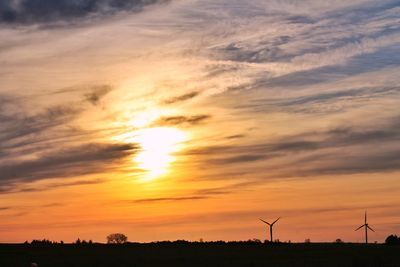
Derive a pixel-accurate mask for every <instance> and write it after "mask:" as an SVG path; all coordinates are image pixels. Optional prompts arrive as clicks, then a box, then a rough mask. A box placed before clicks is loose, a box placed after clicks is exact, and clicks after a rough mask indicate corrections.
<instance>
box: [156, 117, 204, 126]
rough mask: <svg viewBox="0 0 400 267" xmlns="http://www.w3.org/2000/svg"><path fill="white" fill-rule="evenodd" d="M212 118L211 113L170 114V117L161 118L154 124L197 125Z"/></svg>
mask: <svg viewBox="0 0 400 267" xmlns="http://www.w3.org/2000/svg"><path fill="white" fill-rule="evenodd" d="M210 118H211V116H210V115H195V116H170V117H162V118H160V119H159V120H157V121H156V122H155V123H154V125H157V126H176V125H197V124H200V123H202V122H204V121H206V120H208V119H210Z"/></svg>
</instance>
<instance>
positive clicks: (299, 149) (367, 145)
mask: <svg viewBox="0 0 400 267" xmlns="http://www.w3.org/2000/svg"><path fill="white" fill-rule="evenodd" d="M398 144H400V119H399V117H396V118H391V119H387V121H384V122H380V123H376V124H375V125H374V126H370V127H366V126H364V127H355V126H353V127H338V128H333V129H331V130H328V131H320V132H317V131H315V132H305V133H302V134H298V135H292V136H286V137H285V138H280V139H276V140H275V141H270V142H265V143H258V144H253V145H225V146H211V147H204V148H197V149H194V150H191V151H187V152H185V153H187V154H190V155H196V156H197V157H196V158H198V159H201V158H203V156H204V158H203V159H204V161H205V162H206V163H207V164H208V165H213V166H214V167H218V166H219V167H221V168H226V165H232V166H241V168H239V169H238V171H239V172H243V170H247V169H245V168H244V167H243V165H240V164H244V163H251V162H256V161H265V162H266V165H265V166H264V167H262V168H265V169H271V170H279V173H280V174H279V175H282V176H286V177H292V176H312V175H328V174H349V173H375V172H389V171H398V170H400V157H399V156H400V146H399V145H398ZM273 158H280V159H284V161H283V163H282V161H280V162H281V163H279V165H274V166H272V165H269V164H268V161H267V159H273ZM271 164H272V163H271ZM273 164H277V163H273ZM252 171H254V170H252ZM270 173H271V176H274V175H275V176H276V172H275V171H273V172H270Z"/></svg>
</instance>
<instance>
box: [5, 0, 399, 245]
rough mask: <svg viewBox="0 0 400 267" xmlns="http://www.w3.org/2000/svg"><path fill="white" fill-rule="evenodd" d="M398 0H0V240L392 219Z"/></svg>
mask: <svg viewBox="0 0 400 267" xmlns="http://www.w3.org/2000/svg"><path fill="white" fill-rule="evenodd" d="M399 71H400V3H399V2H398V1H392V0H382V1H371V0H354V1H347V0H346V1H345V0H325V1H314V0H279V1H278V0H246V1H241V0H170V1H163V0H127V1H120V0H87V1H84V0H75V1H67V0H57V1H51V0H0V242H24V241H25V240H32V239H43V238H47V239H50V240H55V241H59V240H64V241H65V242H72V241H74V240H76V239H77V238H80V239H86V240H89V239H91V240H94V241H97V242H105V241H106V239H105V238H106V236H107V235H108V234H110V233H114V232H121V233H124V234H126V235H127V236H128V238H129V240H130V241H137V242H149V241H156V240H177V239H186V240H199V239H200V238H202V239H203V240H206V241H209V240H248V239H253V238H257V239H261V240H264V239H267V238H269V236H268V233H267V228H266V227H265V225H264V224H263V223H262V222H261V221H259V218H262V219H264V220H267V221H273V220H275V219H276V218H278V217H282V218H281V220H280V221H279V222H278V223H277V224H276V225H275V227H274V236H275V238H278V239H280V240H281V241H288V240H291V241H292V242H303V241H304V240H305V239H310V240H311V241H315V242H322V241H323V242H332V241H333V240H336V239H337V238H341V239H342V240H344V241H348V242H363V240H364V239H363V238H364V235H363V233H362V232H355V231H354V230H355V229H356V228H357V227H358V226H360V225H361V224H363V221H364V212H365V211H366V210H367V211H368V221H369V224H370V225H371V227H372V228H373V229H374V230H375V232H371V233H370V235H369V239H370V241H378V242H383V241H384V240H385V238H386V237H387V236H388V235H390V234H396V233H397V234H399V233H400V208H399V207H400V198H399V192H400V180H399V178H400V142H399V141H400V108H399V107H400V105H399V103H400V75H399Z"/></svg>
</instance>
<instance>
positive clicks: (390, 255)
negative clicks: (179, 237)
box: [0, 243, 400, 267]
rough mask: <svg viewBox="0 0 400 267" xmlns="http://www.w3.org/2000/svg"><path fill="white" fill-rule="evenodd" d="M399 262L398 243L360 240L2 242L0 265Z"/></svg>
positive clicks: (393, 265) (331, 266)
mask: <svg viewBox="0 0 400 267" xmlns="http://www.w3.org/2000/svg"><path fill="white" fill-rule="evenodd" d="M31 262H36V263H38V265H39V267H64V266H65V267H67V266H68V267H75V266H79V267H86V266H87V267H95V266H98V267H100V266H101V267H103V266H112V267H123V266H124V267H128V266H129V267H131V266H132V267H134V266H174V267H177V266H219V267H220V266H229V267H232V266H245V267H251V266H270V267H274V266H276V267H286V266H287V267H289V266H290V267H297V266H301V267H313V266H324V267H381V266H385V267H386V266H387V267H389V266H390V267H400V247H399V246H386V245H376V244H371V245H362V244H317V243H314V244H313V243H312V244H257V243H154V244H124V245H105V244H92V245H73V244H64V245H61V244H56V245H25V244H1V245H0V266H2V267H14V266H15V267H25V266H26V267H29V266H30V263H31Z"/></svg>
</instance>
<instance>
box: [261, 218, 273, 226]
mask: <svg viewBox="0 0 400 267" xmlns="http://www.w3.org/2000/svg"><path fill="white" fill-rule="evenodd" d="M260 221H262V222H263V223H266V224H268V225H271V224H270V223H269V222H266V221H264V220H263V219H260Z"/></svg>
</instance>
